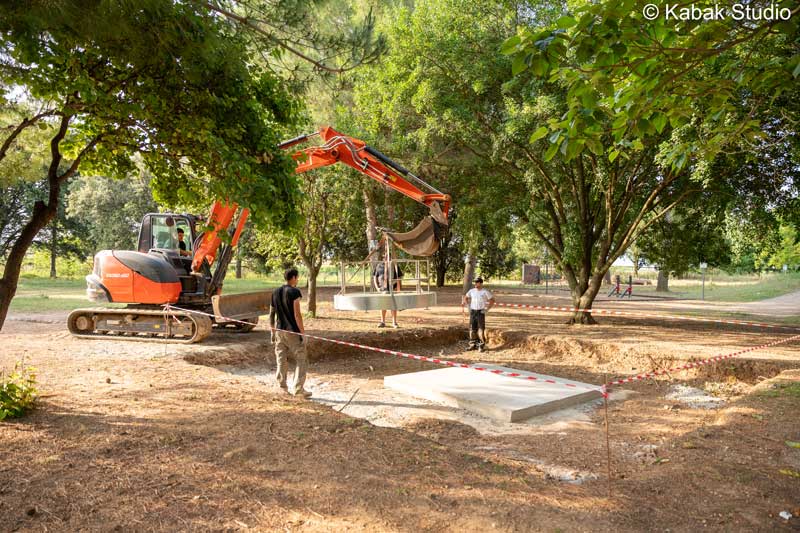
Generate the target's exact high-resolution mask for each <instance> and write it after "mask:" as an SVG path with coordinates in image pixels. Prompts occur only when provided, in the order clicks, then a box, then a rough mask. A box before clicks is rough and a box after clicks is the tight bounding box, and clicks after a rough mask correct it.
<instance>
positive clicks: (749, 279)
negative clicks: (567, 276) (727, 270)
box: [492, 272, 800, 302]
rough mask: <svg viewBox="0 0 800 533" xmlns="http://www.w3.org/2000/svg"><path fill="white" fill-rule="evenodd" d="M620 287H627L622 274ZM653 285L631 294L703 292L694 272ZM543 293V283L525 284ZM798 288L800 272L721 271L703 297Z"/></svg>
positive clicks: (736, 297)
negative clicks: (665, 287)
mask: <svg viewBox="0 0 800 533" xmlns="http://www.w3.org/2000/svg"><path fill="white" fill-rule="evenodd" d="M622 279H623V283H622V285H621V290H624V289H625V287H626V286H627V285H626V283H625V281H624V280H625V279H627V274H623V275H622ZM652 282H653V284H652V285H634V286H633V294H634V295H639V296H667V297H673V298H682V299H687V300H699V299H700V298H701V296H702V293H703V287H702V279H701V278H700V276H699V275H694V276H692V277H690V278H689V279H670V280H669V289H670V290H669V292H656V284H655V283H656V281H655V277H653V279H652ZM492 285H495V286H496V285H502V286H507V287H522V285H520V283H519V281H499V282H498V281H494V280H492ZM525 287H526V288H529V289H533V290H536V291H541V292H542V293H544V291H545V287H544V284H541V285H534V286H530V285H527V286H525ZM549 290H550V291H551V292H553V294H566V291H568V287H567V285H566V283H565V282H564V280H558V281H555V282H551V283H550V286H549ZM609 290H610V287H608V286H603V289H602V290H601V291H600V294H608V292H609ZM795 291H800V273H797V272H790V273H787V274H783V273H769V274H762V275H761V276H758V275H738V276H731V275H727V274H724V273H713V274H709V275H707V276H706V283H705V299H706V300H708V301H711V302H755V301H758V300H765V299H767V298H774V297H776V296H782V295H784V294H788V293H790V292H795Z"/></svg>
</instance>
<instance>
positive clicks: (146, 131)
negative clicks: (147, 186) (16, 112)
mask: <svg viewBox="0 0 800 533" xmlns="http://www.w3.org/2000/svg"><path fill="white" fill-rule="evenodd" d="M0 31H2V32H3V36H4V39H3V42H2V49H1V50H0V52H1V53H0V76H1V77H2V83H3V86H4V87H5V88H6V90H7V91H8V90H10V89H12V88H21V89H22V90H23V91H24V93H23V97H22V99H23V100H26V101H28V102H29V103H30V105H31V106H37V109H35V111H33V110H32V111H31V115H29V117H28V118H27V119H26V120H25V121H23V122H20V123H19V125H18V126H17V129H15V130H13V132H12V134H11V135H8V136H7V137H6V138H5V139H4V141H5V142H4V144H3V147H2V152H0V159H2V157H3V156H5V152H6V150H7V148H8V147H9V146H11V145H12V144H13V143H14V141H15V138H16V137H15V135H14V133H17V132H22V131H23V130H25V129H26V128H28V127H31V126H35V125H38V124H48V123H50V124H52V125H54V126H55V127H56V128H57V130H58V131H59V132H63V133H62V136H61V138H59V139H57V141H59V142H57V146H56V147H57V148H58V149H59V154H58V155H62V154H63V156H64V157H65V158H67V159H68V160H71V161H72V165H71V167H70V168H69V169H68V170H67V172H66V173H69V170H72V172H71V173H69V175H71V174H72V173H74V171H75V170H77V168H78V167H80V169H81V170H82V171H84V173H98V174H106V175H110V176H119V177H123V176H125V175H127V174H128V173H129V172H131V171H132V170H133V169H134V163H133V161H132V157H131V156H132V154H134V153H140V154H141V156H142V159H143V161H144V162H145V164H146V165H147V167H148V168H149V169H150V171H151V172H152V173H153V176H154V179H153V182H152V184H153V188H154V190H155V192H156V194H157V196H159V197H160V198H161V199H162V200H163V201H165V202H167V203H189V202H191V201H192V200H194V199H196V198H197V197H201V198H208V197H218V198H229V199H231V200H233V201H237V202H240V203H242V204H246V205H249V206H252V210H253V215H254V217H255V219H256V220H257V221H261V222H270V223H275V224H280V225H287V224H290V223H292V222H295V221H296V218H297V217H296V213H295V212H294V210H293V209H292V205H293V203H294V200H295V198H296V186H295V183H294V179H293V177H292V176H291V172H290V168H291V167H290V162H289V161H287V159H286V158H285V156H284V155H283V154H281V153H279V152H278V150H277V148H276V145H277V143H278V142H279V140H280V139H281V137H282V136H283V133H284V132H285V131H286V127H287V125H291V124H293V123H294V121H295V118H296V116H297V111H298V109H299V102H298V101H297V100H296V98H294V97H293V96H292V95H291V94H289V93H288V91H287V90H286V88H285V87H284V85H283V83H282V82H281V81H280V79H279V78H278V77H277V76H276V75H274V74H273V73H271V72H269V71H267V70H265V69H264V68H260V67H257V66H256V65H255V64H254V63H253V62H252V61H250V60H249V59H250V53H249V52H248V49H247V47H246V40H245V38H244V36H242V35H241V34H240V33H239V32H238V31H237V28H236V27H232V26H231V25H229V24H227V23H226V22H225V21H223V20H219V19H218V18H216V17H214V16H211V15H210V14H209V13H208V12H207V10H205V9H203V8H202V7H198V6H197V5H196V4H194V3H188V4H186V3H175V2H168V1H166V0H147V1H144V2H135V3H127V2H123V3H118V2H105V1H99V0H98V1H94V2H90V3H89V4H87V3H86V2H58V3H55V4H54V3H52V2H33V3H31V2H9V3H6V5H5V9H4V11H3V15H2V16H0ZM66 178H68V176H66V177H65V179H66ZM204 203H208V202H204Z"/></svg>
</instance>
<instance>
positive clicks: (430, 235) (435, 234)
mask: <svg viewBox="0 0 800 533" xmlns="http://www.w3.org/2000/svg"><path fill="white" fill-rule="evenodd" d="M444 227H446V226H444ZM444 227H443V226H442V225H441V224H440V223H439V222H437V221H436V220H434V218H433V216H428V217H425V218H424V219H423V220H422V222H420V223H419V224H418V225H417V227H416V228H414V229H412V230H411V231H408V232H406V233H392V232H388V231H387V232H386V235H387V236H388V237H389V238H390V239H391V240H392V242H393V243H394V244H395V246H397V247H398V248H400V249H401V250H403V251H404V252H406V253H408V254H410V255H413V256H416V257H429V256H431V255H433V254H435V253H436V251H437V250H438V249H439V243H440V241H441V238H442V230H443V228H444Z"/></svg>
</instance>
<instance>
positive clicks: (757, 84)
mask: <svg viewBox="0 0 800 533" xmlns="http://www.w3.org/2000/svg"><path fill="white" fill-rule="evenodd" d="M770 4H772V5H773V7H774V8H775V9H776V10H784V11H783V13H784V15H785V14H786V13H791V15H792V16H791V17H790V18H789V19H788V20H784V18H783V17H774V18H766V17H765V18H762V19H761V20H755V21H742V20H737V19H736V18H735V17H733V16H730V15H729V16H726V17H721V18H719V19H717V20H702V19H700V20H697V19H696V18H695V19H694V20H680V19H678V20H676V18H675V17H671V16H670V17H668V16H666V15H667V13H666V9H668V6H669V5H670V4H666V3H660V2H659V3H656V4H653V3H652V2H650V1H649V0H606V1H603V2H579V3H578V6H577V7H576V8H575V9H574V10H573V11H572V12H571V13H565V14H563V15H562V16H561V17H559V18H558V19H557V20H556V21H555V22H554V23H552V24H550V25H547V26H544V27H542V26H538V27H537V26H535V25H523V26H520V28H519V31H518V32H517V34H516V35H514V36H512V37H510V38H509V39H507V40H506V42H505V43H504V44H503V47H502V51H503V52H504V53H506V54H508V55H509V56H510V57H511V58H512V60H513V64H512V69H513V73H514V74H518V73H520V72H523V71H526V70H528V71H530V72H532V73H533V74H534V75H535V76H538V77H540V78H542V79H547V80H549V81H550V82H552V83H558V84H561V85H562V86H563V87H565V89H566V90H567V109H566V112H565V113H564V114H563V115H562V116H559V117H553V118H551V119H550V120H549V121H548V122H547V124H546V125H542V126H541V127H540V128H538V129H537V130H536V131H535V132H534V133H533V134H532V136H531V140H532V141H535V140H537V139H539V138H542V137H545V136H547V137H548V138H549V142H550V144H551V145H552V146H551V150H550V152H549V153H550V154H551V157H552V154H553V153H554V152H555V150H559V149H560V150H561V151H562V153H563V154H565V156H566V157H567V159H572V158H575V157H577V156H578V154H580V153H581V152H583V151H584V150H586V151H591V152H592V153H594V154H596V155H604V156H605V157H607V158H608V159H609V160H612V161H613V160H614V159H615V158H616V157H618V156H619V155H620V154H621V153H623V152H624V151H625V150H626V149H628V148H631V147H633V148H635V149H641V144H642V143H643V142H644V143H646V142H647V139H649V138H656V139H660V138H661V137H662V135H663V134H664V132H665V131H668V129H669V127H671V128H672V129H673V130H675V131H676V133H680V134H682V135H676V136H675V138H674V139H673V142H672V143H671V144H670V146H669V147H668V148H667V149H665V150H664V154H663V158H664V161H665V162H666V163H667V164H668V165H669V166H672V167H673V168H675V169H680V168H685V167H687V166H688V165H689V163H690V161H691V159H692V158H693V157H700V158H701V159H704V160H707V161H709V160H711V159H713V158H714V157H715V156H716V155H717V154H718V153H719V152H720V151H721V150H723V149H724V148H726V147H727V146H728V145H730V144H738V143H741V142H753V141H755V140H756V139H758V138H759V137H760V136H761V135H762V126H763V125H764V120H763V118H762V116H761V113H762V112H763V110H765V109H770V108H772V107H774V106H775V105H776V103H780V101H781V100H782V99H783V98H786V97H787V95H788V93H795V98H796V90H797V85H798V79H799V78H800V45H799V44H798V19H799V17H798V16H797V13H798V11H800V6H798V5H797V3H796V2H795V1H793V0H784V1H780V2H768V1H765V0H758V1H755V2H748V3H747V6H748V7H749V8H751V9H754V10H757V11H758V12H762V11H763V10H764V8H766V7H768V6H769V5H770ZM653 5H654V6H657V7H659V8H660V10H661V12H660V13H659V14H658V16H656V17H655V18H654V19H653V20H648V19H647V18H646V17H645V14H644V13H646V12H647V11H648V9H651V8H652V6H653ZM715 5H716V4H715V3H710V2H709V3H705V2H701V3H699V4H696V7H697V8H698V9H700V8H708V7H711V8H713V7H714V6H715ZM674 6H678V9H681V8H682V7H685V6H682V5H680V4H674V5H673V7H674ZM726 7H730V6H724V5H723V8H726ZM740 7H741V6H740ZM777 115H778V117H779V119H780V120H783V121H784V124H787V125H788V124H792V123H794V125H795V126H796V122H794V121H795V120H796V118H792V117H785V116H783V117H781V116H780V113H778V114H777ZM686 133H689V135H685V134H686ZM604 137H611V139H613V143H611V144H610V145H609V144H608V143H604V142H603V138H604Z"/></svg>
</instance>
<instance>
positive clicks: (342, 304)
mask: <svg viewBox="0 0 800 533" xmlns="http://www.w3.org/2000/svg"><path fill="white" fill-rule="evenodd" d="M435 305H436V293H435V292H395V293H392V294H389V293H388V292H352V293H347V294H337V295H336V296H334V297H333V307H334V309H338V310H339V311H383V310H387V311H391V310H393V309H394V310H397V311H402V310H403V309H420V308H425V307H433V306H435Z"/></svg>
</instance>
